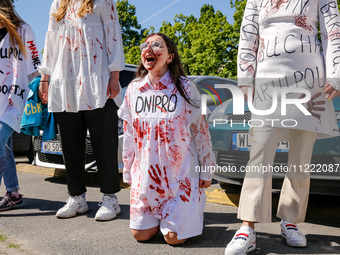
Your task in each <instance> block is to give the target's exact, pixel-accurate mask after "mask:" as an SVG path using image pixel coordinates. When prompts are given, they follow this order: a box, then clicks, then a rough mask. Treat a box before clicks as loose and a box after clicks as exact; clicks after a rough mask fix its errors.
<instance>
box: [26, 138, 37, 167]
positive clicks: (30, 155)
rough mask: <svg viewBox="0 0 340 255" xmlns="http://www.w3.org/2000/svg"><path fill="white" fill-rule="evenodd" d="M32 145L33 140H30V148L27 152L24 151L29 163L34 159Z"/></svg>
mask: <svg viewBox="0 0 340 255" xmlns="http://www.w3.org/2000/svg"><path fill="white" fill-rule="evenodd" d="M34 154H35V151H34V146H33V142H32V141H31V143H30V148H29V149H28V151H27V153H26V157H27V158H28V161H29V163H30V164H31V163H32V162H33V160H34Z"/></svg>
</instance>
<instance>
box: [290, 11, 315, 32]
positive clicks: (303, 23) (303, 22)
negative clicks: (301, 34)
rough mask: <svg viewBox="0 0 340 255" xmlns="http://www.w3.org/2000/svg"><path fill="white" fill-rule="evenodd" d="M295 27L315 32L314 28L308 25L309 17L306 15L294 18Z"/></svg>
mask: <svg viewBox="0 0 340 255" xmlns="http://www.w3.org/2000/svg"><path fill="white" fill-rule="evenodd" d="M294 19H295V25H297V26H298V27H302V28H304V29H306V30H308V31H313V27H312V26H311V25H308V24H307V16H306V14H298V15H296V16H295V17H294Z"/></svg>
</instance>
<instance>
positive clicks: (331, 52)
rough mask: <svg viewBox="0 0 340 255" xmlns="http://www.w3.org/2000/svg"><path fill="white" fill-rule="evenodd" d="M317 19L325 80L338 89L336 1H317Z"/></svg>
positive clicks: (339, 52)
mask: <svg viewBox="0 0 340 255" xmlns="http://www.w3.org/2000/svg"><path fill="white" fill-rule="evenodd" d="M319 20H320V32H321V41H322V48H323V54H324V58H325V65H326V78H327V81H328V82H329V83H330V84H331V85H332V87H334V88H335V89H337V90H340V80H339V78H340V65H339V63H340V49H339V45H340V32H339V30H340V16H339V8H338V4H337V1H334V0H320V1H319Z"/></svg>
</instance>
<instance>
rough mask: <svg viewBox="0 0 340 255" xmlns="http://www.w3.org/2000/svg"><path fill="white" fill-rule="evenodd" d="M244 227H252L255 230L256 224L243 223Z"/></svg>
mask: <svg viewBox="0 0 340 255" xmlns="http://www.w3.org/2000/svg"><path fill="white" fill-rule="evenodd" d="M242 226H247V227H251V228H252V229H254V230H255V222H253V221H243V223H242Z"/></svg>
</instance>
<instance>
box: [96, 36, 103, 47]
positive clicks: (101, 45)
mask: <svg viewBox="0 0 340 255" xmlns="http://www.w3.org/2000/svg"><path fill="white" fill-rule="evenodd" d="M96 40H97V42H98V43H99V44H100V48H101V49H103V44H102V43H101V42H100V41H99V40H98V38H96Z"/></svg>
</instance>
